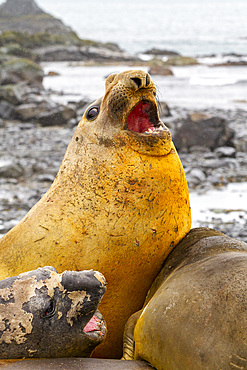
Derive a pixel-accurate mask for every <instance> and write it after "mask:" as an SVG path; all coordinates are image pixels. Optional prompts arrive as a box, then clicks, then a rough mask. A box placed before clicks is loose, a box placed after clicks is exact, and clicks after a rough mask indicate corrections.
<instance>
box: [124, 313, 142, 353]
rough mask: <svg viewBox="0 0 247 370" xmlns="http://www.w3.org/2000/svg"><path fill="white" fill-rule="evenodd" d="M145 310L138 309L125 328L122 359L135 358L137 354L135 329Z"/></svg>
mask: <svg viewBox="0 0 247 370" xmlns="http://www.w3.org/2000/svg"><path fill="white" fill-rule="evenodd" d="M142 311H143V310H140V311H137V312H136V313H134V314H133V315H131V316H130V318H129V320H128V321H127V324H126V325H125V329H124V336H123V357H122V360H134V355H135V349H134V346H135V341H134V330H135V326H136V323H137V320H138V319H139V317H140V315H141V313H142Z"/></svg>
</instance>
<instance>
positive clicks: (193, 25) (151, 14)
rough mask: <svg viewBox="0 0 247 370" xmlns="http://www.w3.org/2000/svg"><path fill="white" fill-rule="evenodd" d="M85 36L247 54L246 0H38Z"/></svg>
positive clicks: (137, 46) (134, 47) (126, 44)
mask: <svg viewBox="0 0 247 370" xmlns="http://www.w3.org/2000/svg"><path fill="white" fill-rule="evenodd" d="M37 3H38V4H39V5H40V6H41V7H42V8H43V9H44V10H45V11H47V12H49V13H51V14H53V15H54V16H56V17H58V18H61V19H62V20H63V21H64V22H65V23H66V24H67V25H69V26H71V27H72V28H73V29H74V30H75V31H76V32H77V33H78V34H79V36H80V37H81V38H86V39H94V40H99V41H103V42H108V41H110V42H116V43H117V44H119V45H120V47H122V48H123V49H125V50H127V51H128V52H131V53H138V52H141V51H144V50H147V49H150V48H152V47H158V48H163V49H169V50H175V51H177V52H180V53H182V54H183V55H205V54H207V55H208V54H224V53H237V54H245V55H247V22H246V15H247V1H246V0H203V1H202V0H153V1H150V0H115V1H113V0H104V1H102V0H90V1H83V0H70V1H67V0H52V1H51V0H37Z"/></svg>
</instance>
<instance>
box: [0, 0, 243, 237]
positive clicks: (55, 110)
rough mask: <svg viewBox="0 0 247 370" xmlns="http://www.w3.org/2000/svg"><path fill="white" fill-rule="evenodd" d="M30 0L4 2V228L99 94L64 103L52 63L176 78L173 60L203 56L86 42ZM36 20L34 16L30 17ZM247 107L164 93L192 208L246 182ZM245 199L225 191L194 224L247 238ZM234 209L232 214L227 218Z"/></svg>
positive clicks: (53, 168)
mask: <svg viewBox="0 0 247 370" xmlns="http://www.w3.org/2000/svg"><path fill="white" fill-rule="evenodd" d="M25 1H26V6H27V7H26V8H25V9H24V10H23V8H21V9H20V10H18V7H15V6H14V5H15V1H14V0H8V1H7V2H6V3H5V4H3V5H2V6H0V30H1V34H0V136H1V141H0V234H4V233H6V232H7V231H8V230H9V229H10V228H12V227H13V226H14V225H15V224H16V223H17V222H18V221H19V220H20V219H21V218H22V217H23V216H24V215H25V214H26V213H27V211H28V210H29V209H30V208H31V207H32V206H33V205H34V204H35V203H36V202H37V201H38V200H39V199H40V198H41V196H42V195H43V194H44V193H45V192H46V190H47V189H48V188H49V186H50V185H51V183H52V181H53V179H54V177H55V176H56V173H57V171H58V168H59V166H60V163H61V160H62V158H63V156H64V153H65V150H66V148H67V145H68V143H69V141H70V139H71V137H72V135H73V132H74V129H75V127H76V125H77V123H78V122H79V120H80V118H81V116H82V114H83V112H84V110H85V108H86V106H87V105H88V104H89V103H91V101H92V100H91V97H90V98H88V96H87V95H86V94H85V93H82V96H80V97H78V96H77V97H75V98H74V99H73V97H71V96H70V97H69V98H67V99H66V97H65V99H63V100H64V101H63V103H61V102H59V97H61V96H63V94H64V92H63V91H59V89H56V88H55V85H56V82H54V85H53V88H45V87H44V86H46V83H45V81H46V80H47V79H48V78H49V80H51V79H52V78H54V81H56V80H55V78H56V74H57V71H56V68H55V66H54V68H53V62H58V61H59V62H61V61H72V62H75V61H77V62H79V63H81V64H82V66H84V67H85V66H91V67H92V68H93V67H95V66H102V65H103V66H105V65H108V66H112V71H115V69H116V68H118V67H119V66H122V67H123V68H128V69H130V68H136V67H138V68H139V67H141V68H146V69H147V70H148V71H149V72H150V74H151V75H152V76H153V77H155V76H163V77H162V78H168V79H169V78H173V77H172V75H173V68H174V67H178V66H179V68H187V67H188V66H195V65H197V64H199V63H200V59H199V58H198V59H196V58H194V57H193V58H192V57H187V56H182V55H177V53H173V52H171V51H169V50H157V49H153V50H146V51H143V54H144V55H145V58H141V57H140V56H139V55H134V56H133V55H130V54H128V53H127V52H125V51H123V50H121V49H120V48H119V46H118V45H116V44H113V43H101V42H96V41H90V40H81V39H80V38H79V37H78V36H77V35H76V34H75V32H74V31H73V30H72V29H70V28H69V27H67V26H64V25H63V23H62V22H61V21H60V20H58V19H56V18H54V17H52V16H50V15H48V14H47V13H44V12H43V11H41V10H40V8H39V7H38V6H37V5H36V4H35V3H34V2H33V1H29V0H25ZM33 18H35V19H36V22H33V21H32V22H31V21H30V22H29V21H28V20H30V19H32V20H33ZM34 24H35V27H34ZM52 27H53V28H52ZM51 29H52V31H50V30H51ZM47 30H49V31H47ZM44 62H45V63H46V68H44ZM47 63H48V64H47ZM236 63H238V65H239V66H246V64H247V62H246V57H245V56H243V57H242V58H240V59H239V58H238V62H236V61H235V60H232V59H231V58H230V57H229V58H228V59H227V58H226V60H225V62H224V66H226V67H227V68H229V69H230V68H232V67H236ZM216 64H217V63H215V66H214V67H212V68H217V67H218V66H217V65H216ZM61 77H62V76H61ZM94 98H95V99H97V98H98V96H95V97H94ZM246 107H247V105H246V101H244V100H243V101H241V102H239V105H238V107H237V108H235V109H227V108H225V109H222V108H215V107H207V108H203V109H194V108H193V109H192V108H190V107H185V106H179V105H178V104H177V105H176V104H170V103H168V104H167V101H163V100H160V116H161V119H162V121H163V122H165V124H166V125H167V126H168V127H169V128H170V130H171V132H172V136H173V140H174V143H175V145H176V147H177V149H178V152H179V155H180V158H181V160H182V163H183V165H184V168H185V172H186V176H187V180H188V183H189V188H190V194H191V200H192V210H193V202H194V201H195V202H200V196H201V197H206V194H207V192H210V191H212V190H218V191H219V192H220V191H221V192H222V191H223V192H224V189H226V186H227V185H229V184H233V183H246V182H247V108H246ZM245 196H246V193H245ZM216 197H217V195H216ZM244 199H246V198H244ZM240 205H241V206H240V207H238V208H237V209H233V208H232V204H231V202H230V201H229V199H228V198H227V197H226V198H225V199H224V201H223V204H222V205H221V207H218V206H212V207H211V208H210V210H211V215H210V217H209V218H208V219H203V220H200V219H197V220H195V221H196V226H199V225H200V226H209V227H215V228H216V229H218V230H220V231H223V232H226V233H227V234H228V235H229V236H233V237H238V238H240V239H242V240H244V241H247V205H246V203H244V202H242V203H241V199H240ZM192 214H193V212H192ZM229 214H231V215H232V218H231V219H230V220H225V217H224V216H225V215H229Z"/></svg>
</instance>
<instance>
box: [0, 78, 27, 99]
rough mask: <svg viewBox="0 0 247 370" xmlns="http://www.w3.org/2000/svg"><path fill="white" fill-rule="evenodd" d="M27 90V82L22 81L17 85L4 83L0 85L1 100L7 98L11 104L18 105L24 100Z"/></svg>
mask: <svg viewBox="0 0 247 370" xmlns="http://www.w3.org/2000/svg"><path fill="white" fill-rule="evenodd" d="M25 92H26V84H25V82H20V83H19V84H16V85H3V86H0V100H6V101H7V102H9V103H11V104H14V105H17V104H20V103H21V102H22V100H23V95H24V94H25Z"/></svg>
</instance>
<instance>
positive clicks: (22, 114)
mask: <svg viewBox="0 0 247 370" xmlns="http://www.w3.org/2000/svg"><path fill="white" fill-rule="evenodd" d="M52 109H54V105H53V104H51V102H48V101H45V100H42V101H41V102H39V103H38V102H36V103H27V104H21V105H19V106H18V107H17V108H16V110H15V112H16V116H17V118H18V119H20V120H21V121H28V120H30V119H34V118H36V119H38V118H39V117H40V116H41V115H42V114H44V113H45V114H46V113H47V112H49V111H51V110H52Z"/></svg>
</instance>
